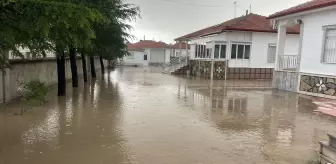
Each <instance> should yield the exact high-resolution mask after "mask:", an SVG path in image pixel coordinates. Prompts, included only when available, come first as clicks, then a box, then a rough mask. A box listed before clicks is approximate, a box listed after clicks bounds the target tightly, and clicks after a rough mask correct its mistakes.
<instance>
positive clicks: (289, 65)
mask: <svg viewBox="0 0 336 164" xmlns="http://www.w3.org/2000/svg"><path fill="white" fill-rule="evenodd" d="M298 66H299V59H298V56H297V55H279V58H278V69H279V70H288V71H296V70H297V68H298Z"/></svg>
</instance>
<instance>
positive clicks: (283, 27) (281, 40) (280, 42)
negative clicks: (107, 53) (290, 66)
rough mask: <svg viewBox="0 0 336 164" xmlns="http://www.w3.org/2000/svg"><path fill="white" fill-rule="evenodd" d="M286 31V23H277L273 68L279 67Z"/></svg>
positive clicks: (283, 50)
mask: <svg viewBox="0 0 336 164" xmlns="http://www.w3.org/2000/svg"><path fill="white" fill-rule="evenodd" d="M286 31H287V27H286V25H279V27H278V39H277V48H276V57H275V70H278V69H279V59H280V56H282V55H285V44H286Z"/></svg>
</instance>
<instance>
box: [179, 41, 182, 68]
mask: <svg viewBox="0 0 336 164" xmlns="http://www.w3.org/2000/svg"><path fill="white" fill-rule="evenodd" d="M181 57H182V41H180V56H179V63H180V62H181Z"/></svg>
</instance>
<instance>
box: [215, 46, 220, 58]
mask: <svg viewBox="0 0 336 164" xmlns="http://www.w3.org/2000/svg"><path fill="white" fill-rule="evenodd" d="M219 47H220V45H217V44H216V45H215V59H218V58H219Z"/></svg>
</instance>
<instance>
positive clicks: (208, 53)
mask: <svg viewBox="0 0 336 164" xmlns="http://www.w3.org/2000/svg"><path fill="white" fill-rule="evenodd" d="M211 52H212V49H211V48H208V49H207V57H208V58H210V57H211Z"/></svg>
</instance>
